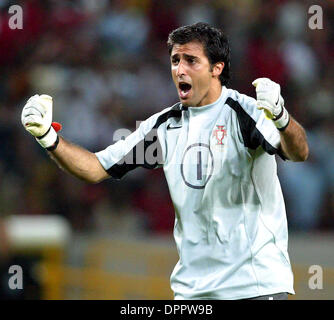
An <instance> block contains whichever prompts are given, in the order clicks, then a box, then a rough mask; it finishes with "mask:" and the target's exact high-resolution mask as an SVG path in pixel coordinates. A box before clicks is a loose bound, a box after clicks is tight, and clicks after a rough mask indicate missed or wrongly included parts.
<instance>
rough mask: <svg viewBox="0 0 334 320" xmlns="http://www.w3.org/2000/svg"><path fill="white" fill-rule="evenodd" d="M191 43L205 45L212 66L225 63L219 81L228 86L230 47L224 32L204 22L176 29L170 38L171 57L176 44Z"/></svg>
mask: <svg viewBox="0 0 334 320" xmlns="http://www.w3.org/2000/svg"><path fill="white" fill-rule="evenodd" d="M191 41H199V42H200V43H201V44H202V45H203V48H204V53H205V54H206V56H207V57H208V60H209V62H210V64H211V66H212V65H214V64H215V63H217V62H224V64H225V66H224V69H223V71H222V73H221V74H220V76H219V80H220V82H221V84H222V85H225V84H227V83H228V81H229V79H230V46H229V43H228V40H227V37H226V35H225V34H224V33H223V31H222V30H220V29H217V28H214V27H212V26H210V25H209V24H207V23H204V22H198V23H195V24H192V25H189V26H183V27H180V28H178V29H175V30H174V31H172V32H171V33H170V34H169V36H168V41H167V47H168V52H169V55H171V53H172V50H173V46H174V44H181V45H182V44H186V43H189V42H191Z"/></svg>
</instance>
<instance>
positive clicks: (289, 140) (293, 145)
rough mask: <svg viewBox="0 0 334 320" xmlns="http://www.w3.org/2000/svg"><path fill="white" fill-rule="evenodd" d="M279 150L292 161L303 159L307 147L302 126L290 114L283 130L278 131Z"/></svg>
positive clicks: (305, 157) (304, 158)
mask: <svg viewBox="0 0 334 320" xmlns="http://www.w3.org/2000/svg"><path fill="white" fill-rule="evenodd" d="M280 135H281V150H282V151H283V153H284V155H286V156H287V158H288V159H290V160H292V161H305V160H306V159H307V158H308V154H309V149H308V144H307V138H306V133H305V130H304V129H303V127H302V126H301V125H300V124H299V123H298V122H297V121H296V120H294V119H293V118H292V117H291V115H290V122H289V125H288V126H287V128H286V129H285V130H284V131H280Z"/></svg>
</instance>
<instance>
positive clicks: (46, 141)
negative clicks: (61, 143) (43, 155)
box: [36, 126, 58, 149]
mask: <svg viewBox="0 0 334 320" xmlns="http://www.w3.org/2000/svg"><path fill="white" fill-rule="evenodd" d="M57 140H58V135H57V132H56V131H55V129H53V127H52V126H51V127H50V129H49V130H48V131H47V132H46V133H45V134H44V135H43V136H41V137H36V141H37V142H38V143H39V144H40V145H41V146H42V147H43V148H45V149H49V148H51V147H53V146H54V144H55V143H56V142H57Z"/></svg>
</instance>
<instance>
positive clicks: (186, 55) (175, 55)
mask: <svg viewBox="0 0 334 320" xmlns="http://www.w3.org/2000/svg"><path fill="white" fill-rule="evenodd" d="M179 55H180V54H179V53H174V54H173V55H172V56H171V58H172V59H173V58H175V57H177V56H179ZM182 55H183V56H185V57H186V58H187V59H189V58H190V59H197V58H198V57H196V56H192V55H190V54H186V53H183V54H182Z"/></svg>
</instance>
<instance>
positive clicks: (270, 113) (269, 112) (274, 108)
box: [252, 78, 290, 131]
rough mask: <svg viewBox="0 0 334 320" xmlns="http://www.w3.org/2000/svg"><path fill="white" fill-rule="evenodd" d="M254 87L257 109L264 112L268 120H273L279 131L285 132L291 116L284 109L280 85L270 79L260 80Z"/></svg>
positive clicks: (255, 81)
mask: <svg viewBox="0 0 334 320" xmlns="http://www.w3.org/2000/svg"><path fill="white" fill-rule="evenodd" d="M252 85H253V86H254V87H255V88H256V99H257V108H258V109H259V110H263V111H264V113H265V116H266V118H267V119H270V120H273V122H274V124H275V126H276V128H277V129H278V130H280V131H283V130H284V129H285V128H286V127H287V126H288V124H289V121H290V116H289V113H288V111H287V110H286V109H285V108H284V99H283V98H282V96H281V87H280V85H279V84H277V83H276V82H274V81H271V80H270V79H268V78H258V79H256V80H254V81H253V82H252Z"/></svg>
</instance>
